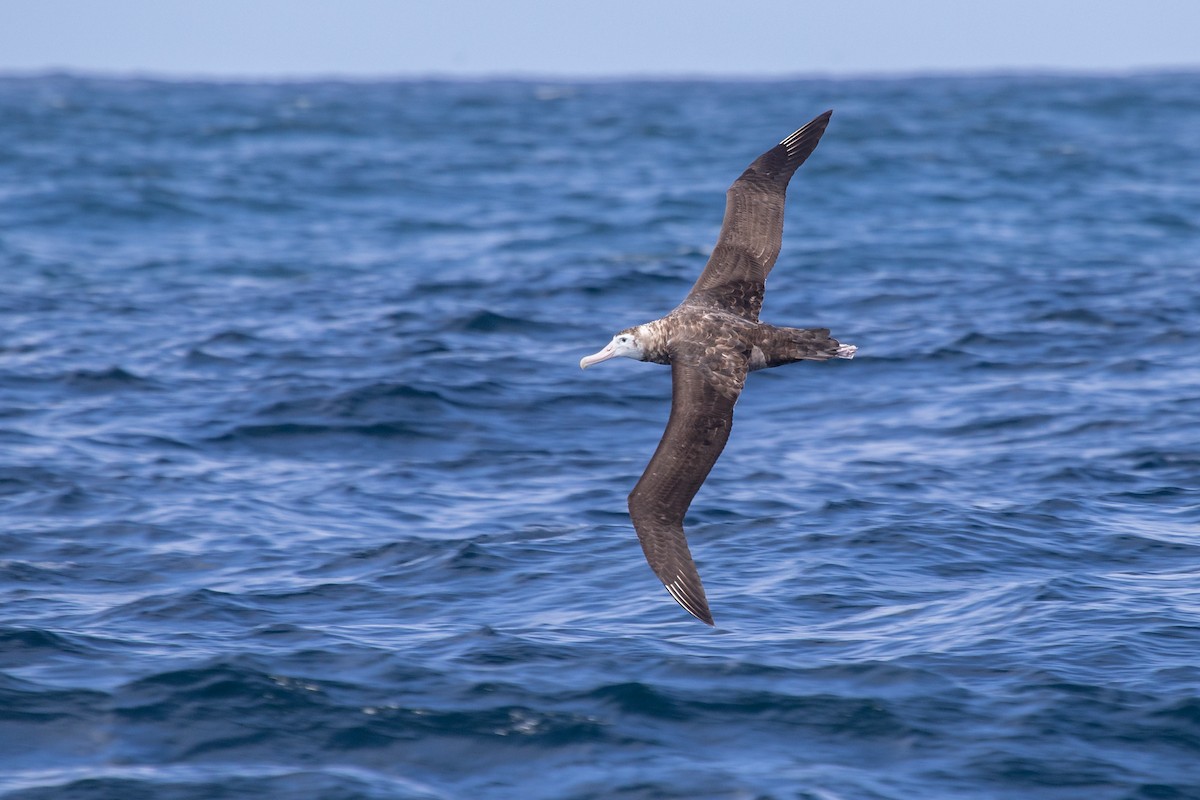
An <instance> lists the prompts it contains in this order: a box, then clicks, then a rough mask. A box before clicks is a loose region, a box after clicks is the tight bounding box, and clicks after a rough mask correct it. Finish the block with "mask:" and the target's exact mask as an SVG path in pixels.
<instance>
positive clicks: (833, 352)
mask: <svg viewBox="0 0 1200 800" xmlns="http://www.w3.org/2000/svg"><path fill="white" fill-rule="evenodd" d="M857 350H858V348H857V347H855V346H854V345H852V344H842V343H841V342H839V341H838V340H837V339H834V338H832V337H830V335H829V329H828V328H773V329H770V330H769V332H768V334H767V335H766V336H764V337H763V339H762V340H761V342H760V344H759V345H758V348H757V349H756V350H755V352H754V353H753V354H752V358H751V361H750V369H763V368H764V367H778V366H780V365H782V364H791V363H794V362H796V361H826V360H828V359H831V358H854V354H855V352H857Z"/></svg>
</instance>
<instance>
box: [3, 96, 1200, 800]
mask: <svg viewBox="0 0 1200 800" xmlns="http://www.w3.org/2000/svg"><path fill="white" fill-rule="evenodd" d="M827 107H833V108H834V109H835V113H834V117H833V121H832V124H831V125H830V128H829V131H828V133H827V135H826V137H825V139H824V141H823V142H822V144H821V146H820V147H819V148H818V150H817V151H816V153H815V154H814V156H813V157H812V158H811V159H810V161H809V163H808V164H806V165H805V166H804V167H803V168H802V170H801V171H800V172H799V173H798V174H797V176H796V178H795V179H794V180H793V182H792V189H791V193H790V196H789V205H788V222H787V228H786V231H785V235H784V249H783V255H782V257H781V258H780V261H779V264H778V266H777V267H776V269H775V271H774V273H773V274H772V278H771V282H770V283H769V284H768V293H767V302H766V309H765V311H764V318H765V319H767V320H770V321H774V322H778V323H781V324H794V325H824V326H828V327H830V328H832V329H833V331H834V335H835V336H837V337H838V338H839V339H842V340H843V341H848V342H853V343H855V344H857V345H859V347H860V350H859V353H860V355H859V357H858V358H856V359H855V360H853V361H839V362H835V363H817V364H798V365H793V366H790V367H784V368H780V369H777V370H772V371H769V372H766V373H756V374H755V375H754V376H752V377H751V378H750V380H749V381H748V385H747V389H746V392H745V393H744V394H743V396H742V399H741V401H740V403H739V405H738V413H737V423H736V426H735V429H734V433H733V437H732V439H731V441H730V445H729V447H728V449H727V450H726V452H725V455H724V456H723V457H722V459H721V460H720V462H718V464H717V467H716V469H715V470H714V471H713V474H712V476H711V477H710V478H709V480H708V483H707V484H706V485H705V487H704V488H703V489H702V490H701V492H700V494H699V496H698V497H697V499H696V503H695V504H694V506H693V508H692V513H691V515H690V517H689V532H690V539H691V542H692V549H693V552H694V553H695V555H696V559H697V561H698V563H699V565H700V570H701V573H702V575H703V576H704V578H705V582H706V585H707V588H708V594H709V599H710V601H711V604H712V608H713V613H714V615H715V617H716V620H717V625H718V627H717V628H716V629H710V628H708V627H707V626H705V625H702V624H700V623H698V622H696V621H695V620H693V619H691V618H690V617H688V616H687V614H686V613H684V612H683V611H682V610H681V609H680V608H679V607H678V606H676V605H675V603H674V602H673V601H672V600H671V598H670V597H669V596H668V595H667V593H666V592H665V591H664V590H663V588H662V586H661V584H659V583H658V581H657V580H655V578H654V576H653V575H652V573H651V572H650V570H649V569H648V568H647V566H646V564H645V562H644V560H643V558H642V554H641V551H640V548H639V547H638V544H637V540H636V538H635V536H634V534H633V531H632V529H631V527H630V525H629V521H628V517H627V516H626V513H625V495H626V494H627V493H628V491H629V489H630V488H631V487H632V485H633V483H634V482H635V481H636V479H637V476H638V475H639V474H640V472H641V470H642V468H643V466H644V464H645V462H646V460H647V459H648V457H649V455H650V453H651V452H652V451H653V449H654V446H655V444H656V442H657V441H658V437H659V435H660V433H661V431H662V427H663V424H664V422H665V420H666V416H667V412H668V406H669V398H670V379H669V370H666V369H665V368H662V367H658V366H655V365H651V364H638V363H634V362H631V361H624V360H622V361H621V362H620V363H608V364H604V365H602V366H600V367H597V368H595V369H593V370H589V371H588V372H586V373H582V372H580V370H579V368H578V366H577V364H578V360H579V358H580V356H582V355H585V354H587V353H590V352H593V351H595V350H597V349H599V347H600V346H601V345H603V344H604V343H605V342H607V341H608V339H609V337H610V336H611V335H612V333H613V332H614V331H616V330H618V329H620V328H623V327H625V326H627V325H631V324H635V323H638V322H643V321H646V320H648V319H652V318H654V317H657V316H659V315H661V314H663V313H665V312H666V311H668V310H669V309H670V308H671V307H673V306H674V304H675V303H676V302H678V301H679V299H681V297H682V296H683V294H684V293H685V292H686V291H687V289H688V287H689V286H690V284H691V282H692V281H693V280H694V278H695V276H696V275H697V274H698V272H699V270H700V269H701V267H702V266H703V263H704V260H705V258H706V255H707V253H708V249H709V248H710V247H711V246H712V244H713V242H714V241H715V237H716V231H717V228H718V226H719V224H720V219H721V214H722V210H723V205H724V190H725V188H726V187H727V186H728V184H729V183H730V182H731V181H732V180H733V178H734V177H736V176H737V175H738V174H739V173H740V172H741V170H742V169H743V168H744V167H745V166H746V165H747V164H748V163H749V162H750V160H751V159H753V158H754V157H755V156H757V155H758V154H759V153H760V152H762V151H763V150H765V149H766V148H767V147H768V146H770V145H771V144H772V143H773V142H776V141H778V140H779V139H780V138H782V137H783V136H784V135H786V134H787V133H789V132H790V131H792V130H793V129H795V128H796V127H798V126H799V125H801V124H802V123H804V122H805V121H807V120H808V119H810V118H811V117H812V116H814V115H815V114H817V113H819V112H820V111H822V110H824V109H825V108H827ZM1198 273H1200V75H1197V74H1179V75H1160V76H1135V77H1120V78H1113V77H1103V78H1102V77H1088V78H1076V77H1055V78H1039V77H1004V78H939V79H904V80H879V81H849V80H847V81H798V82H774V83H754V82H697V83H688V82H674V83H590V84H572V83H546V84H539V83H532V82H531V83H488V82H483V83H437V82H430V83H378V84H353V83H311V84H309V83H297V84H279V85H253V84H221V83H211V84H205V83H157V82H150V81H126V80H119V81H118V80H99V79H83V78H71V77H43V78H7V79H2V80H0V277H2V278H3V281H4V286H3V290H2V291H0V508H2V515H3V516H2V520H3V525H2V526H0V609H2V613H0V796H3V797H4V798H5V800H18V799H19V800H35V799H37V800H49V799H50V798H55V800H57V799H59V798H84V799H86V800H93V799H98V798H113V799H114V800H118V799H119V800H129V799H131V798H132V799H134V800H136V799H137V798H155V800H160V799H161V798H167V799H168V800H180V799H182V798H195V799H197V800H198V799H200V798H262V797H270V798H284V799H285V800H286V799H288V798H480V797H487V798H522V800H526V799H533V800H536V799H538V798H647V799H649V798H810V799H813V800H815V799H818V798H819V799H820V800H835V799H845V800H859V799H860V798H862V799H875V798H879V799H882V798H887V799H889V800H891V799H895V800H901V799H907V798H1004V799H1007V798H1012V799H1014V800H1016V799H1018V798H1021V799H1023V798H1072V799H1074V798H1078V799H1079V800H1094V799H1096V798H1099V799H1101V800H1108V799H1110V798H1111V799H1113V800H1116V799H1118V798H1120V799H1125V798H1147V799H1149V798H1200V767H1198V766H1197V764H1200V491H1198V486H1200V435H1198V433H1197V431H1200V333H1198V331H1200V280H1198V279H1197V276H1198Z"/></svg>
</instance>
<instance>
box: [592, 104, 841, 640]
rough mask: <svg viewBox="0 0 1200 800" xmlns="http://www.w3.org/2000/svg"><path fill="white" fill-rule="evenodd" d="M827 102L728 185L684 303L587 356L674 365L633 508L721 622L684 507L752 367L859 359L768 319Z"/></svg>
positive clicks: (648, 542)
mask: <svg viewBox="0 0 1200 800" xmlns="http://www.w3.org/2000/svg"><path fill="white" fill-rule="evenodd" d="M832 113H833V112H831V111H826V112H825V113H824V114H822V115H821V116H819V117H817V118H816V119H814V120H813V121H812V122H810V123H808V124H807V125H805V126H804V127H803V128H801V129H800V130H798V131H796V132H795V133H793V134H792V135H791V136H789V137H787V138H786V139H784V140H783V141H782V142H780V143H779V144H778V145H776V146H775V147H773V148H771V149H770V150H768V151H767V152H766V153H763V154H762V155H761V156H759V157H758V158H757V159H756V160H755V161H754V163H753V164H751V165H750V167H749V168H748V169H747V170H746V171H745V172H743V173H742V175H741V177H739V178H738V179H737V180H736V181H734V183H733V185H732V186H731V187H730V188H729V191H728V193H727V194H726V207H725V220H724V222H723V223H722V226H721V234H720V236H719V237H718V239H717V245H716V247H715V248H714V249H713V253H712V256H711V258H709V261H708V264H707V265H706V266H705V268H704V271H703V272H702V273H701V274H700V278H699V279H698V280H697V281H696V284H695V285H694V286H693V287H692V289H691V291H690V292H689V293H688V295H687V297H686V298H684V300H683V302H682V303H680V304H679V306H678V307H677V308H676V309H675V310H674V311H672V312H671V313H670V314H668V315H667V316H665V317H663V318H662V319H658V320H655V321H653V322H648V323H646V324H644V325H638V326H636V327H634V328H627V329H626V330H624V331H621V332H620V333H618V334H617V335H616V336H615V337H613V341H612V342H611V343H610V344H609V345H608V346H607V347H606V348H604V349H603V350H601V351H600V352H599V353H596V354H595V355H593V356H587V357H585V358H584V359H582V360H581V361H580V366H581V367H585V368H586V367H588V366H590V365H591V364H594V363H597V362H599V361H604V360H606V359H608V358H612V357H613V356H618V355H624V356H629V357H633V358H638V359H640V360H642V361H653V362H656V363H659V364H670V365H671V417H670V419H669V420H668V422H667V429H666V431H665V432H664V433H663V437H662V440H661V441H660V442H659V444H658V449H657V450H655V452H654V455H653V457H651V459H650V463H649V464H648V465H647V466H646V471H645V472H644V473H643V474H642V478H641V480H639V481H638V483H637V486H635V487H634V489H633V492H632V493H630V495H629V515H630V517H631V518H632V519H633V527H634V529H635V530H636V531H637V534H638V539H639V540H640V541H641V544H642V550H643V551H644V552H645V554H646V560H647V561H648V562H649V563H650V567H651V568H652V569H653V570H654V573H655V574H656V575H657V576H658V577H659V579H660V580H661V581H662V582H663V584H664V585H665V586H666V588H667V591H668V592H670V593H671V596H672V597H674V598H675V600H676V601H678V602H679V604H680V605H681V606H683V607H684V608H685V609H687V610H688V611H689V612H691V613H692V614H693V615H695V616H696V617H697V618H698V619H701V620H703V621H704V622H706V623H708V624H709V625H712V624H713V619H712V614H711V613H710V611H709V608H708V600H707V598H706V597H705V594H704V586H703V584H701V582H700V574H699V573H698V572H697V570H696V565H695V563H694V562H693V561H692V555H691V552H690V551H689V550H688V545H687V538H686V537H685V535H684V532H683V518H684V515H685V514H686V513H687V510H688V507H689V506H690V505H691V502H692V498H693V497H695V495H696V492H697V491H699V489H700V486H701V485H702V484H703V483H704V481H705V479H706V478H707V477H708V473H709V471H710V470H711V469H712V467H713V464H715V463H716V461H717V458H718V457H719V456H720V455H721V451H722V450H723V449H724V447H725V442H726V441H728V439H729V431H730V429H731V428H732V427H733V406H734V404H735V403H737V399H738V396H739V395H740V394H741V391H742V386H743V384H744V383H745V380H746V374H747V373H748V372H751V371H753V370H756V369H765V368H768V367H776V366H780V365H782V364H790V363H793V362H796V361H805V360H809V361H824V360H826V359H829V358H833V357H841V358H851V357H853V355H854V351H855V348H854V346H853V345H842V344H841V343H839V342H838V341H837V340H836V339H831V338H830V337H829V331H828V330H827V329H825V328H816V329H800V328H781V327H775V326H773V325H767V324H765V323H761V322H759V321H758V314H759V311H760V310H761V309H762V299H763V290H764V286H765V283H766V279H767V275H768V274H769V273H770V271H771V267H773V266H774V264H775V259H776V258H777V257H778V256H779V248H780V244H781V242H782V235H783V206H784V197H785V193H786V190H787V185H788V181H789V180H790V179H791V177H792V174H793V173H794V172H795V171H796V169H797V168H798V167H799V166H800V165H801V164H803V163H804V160H805V159H806V158H808V156H809V154H810V153H811V152H812V151H813V149H814V148H816V146H817V142H819V141H820V139H821V134H823V133H824V132H825V127H826V125H827V124H828V123H829V117H830V115H831V114H832Z"/></svg>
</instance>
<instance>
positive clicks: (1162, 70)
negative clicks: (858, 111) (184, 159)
mask: <svg viewBox="0 0 1200 800" xmlns="http://www.w3.org/2000/svg"><path fill="white" fill-rule="evenodd" d="M1195 73H1200V64H1177V65H1171V64H1163V65H1159V66H1136V67H1050V66H1041V67H1028V66H1022V67H1001V66H997V67H980V68H976V67H971V68H952V67H945V68H942V67H930V68H915V69H903V70H861V71H854V70H848V71H797V72H761V73H749V72H746V73H743V72H735V73H729V72H702V71H689V70H679V71H645V72H636V71H630V72H611V73H600V72H597V73H591V72H570V71H567V72H540V71H532V70H530V71H523V70H511V71H504V70H496V71H489V72H474V71H473V72H468V71H464V72H455V71H445V70H441V71H439V70H430V71H428V72H415V71H396V72H386V71H381V72H339V71H336V70H333V71H328V72H322V71H318V70H314V71H312V72H280V73H219V72H205V71H196V72H191V71H186V70H178V71H176V70H158V69H129V70H125V69H91V68H80V67H38V68H32V69H27V68H17V69H8V68H3V67H0V79H3V80H11V79H18V80H22V79H24V80H33V79H38V78H80V79H91V80H115V81H116V80H126V81H147V82H162V83H417V82H430V83H435V82H445V83H452V82H456V83H535V82H545V83H652V82H654V83H686V82H702V81H703V82H722V83H756V82H764V83H766V82H784V81H827V82H838V81H887V80H912V79H919V78H930V79H941V78H1005V77H1020V78H1038V77H1047V78H1072V77H1078V78H1104V77H1111V78H1132V77H1142V76H1155V75H1181V74H1195Z"/></svg>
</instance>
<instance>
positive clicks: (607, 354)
mask: <svg viewBox="0 0 1200 800" xmlns="http://www.w3.org/2000/svg"><path fill="white" fill-rule="evenodd" d="M641 327H642V326H640V325H639V326H638V327H636V328H626V329H625V330H623V331H621V332H620V333H618V334H617V335H616V336H614V337H613V338H612V341H611V342H609V343H608V344H607V345H605V346H604V349H603V350H601V351H600V352H599V353H593V354H592V355H590V356H584V357H583V358H581V359H579V368H580V369H587V368H588V367H590V366H591V365H592V364H599V363H600V362H601V361H608V360H609V359H610V358H616V357H617V356H624V357H625V358H632V359H634V360H636V361H645V360H646V348H645V345H644V336H645V334H644V333H643V332H642V331H641Z"/></svg>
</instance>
